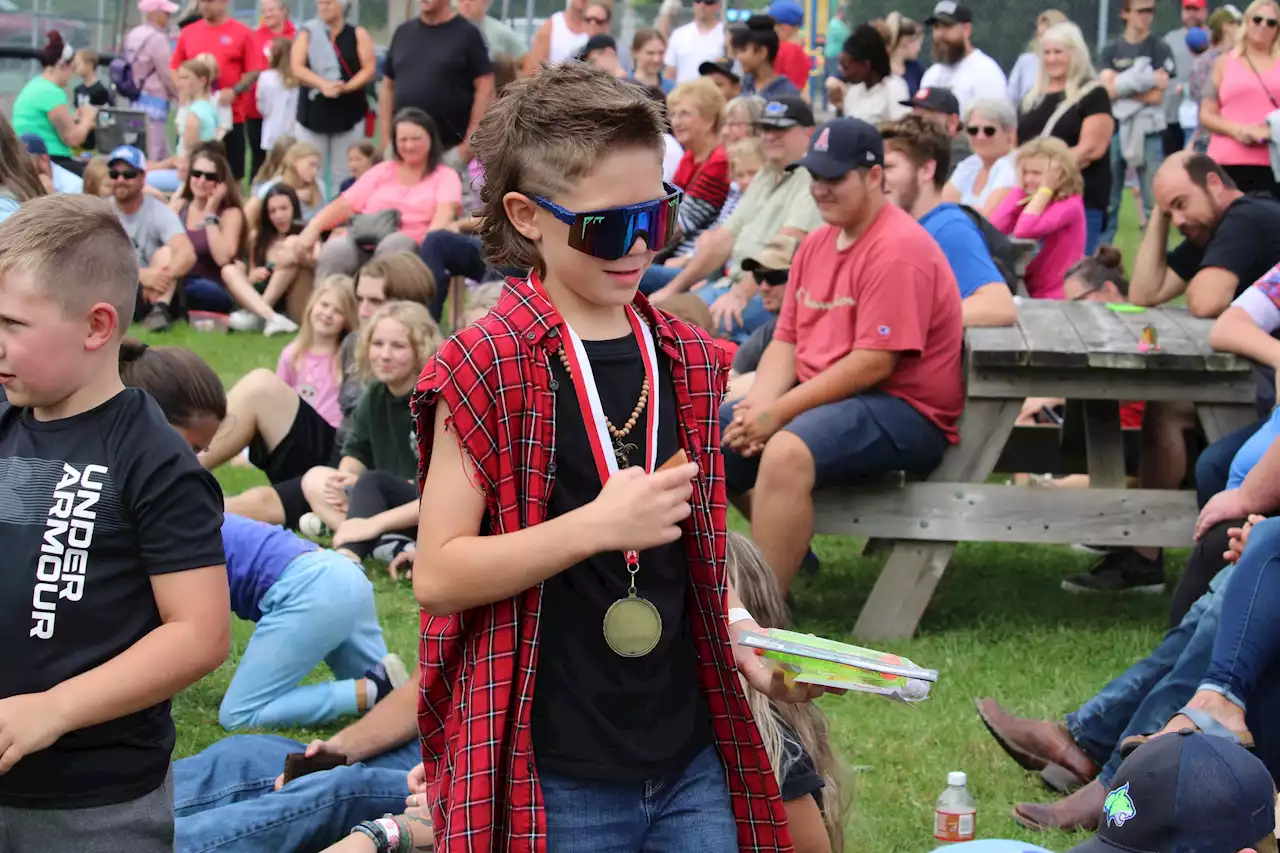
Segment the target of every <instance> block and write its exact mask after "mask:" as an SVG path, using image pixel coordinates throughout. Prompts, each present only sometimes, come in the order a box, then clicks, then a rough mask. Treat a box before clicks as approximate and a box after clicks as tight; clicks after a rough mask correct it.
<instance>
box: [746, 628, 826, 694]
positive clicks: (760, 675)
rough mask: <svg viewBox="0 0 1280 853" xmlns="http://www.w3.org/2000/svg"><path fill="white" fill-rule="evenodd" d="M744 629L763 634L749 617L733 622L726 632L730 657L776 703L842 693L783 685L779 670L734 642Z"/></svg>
mask: <svg viewBox="0 0 1280 853" xmlns="http://www.w3.org/2000/svg"><path fill="white" fill-rule="evenodd" d="M747 632H750V633H755V634H763V633H764V629H763V628H761V627H760V626H759V625H757V624H756V623H755V622H753V621H752V620H750V619H744V620H742V621H741V622H735V623H733V625H732V626H731V627H730V629H729V633H730V634H732V635H733V659H734V662H735V663H737V665H738V672H739V673H741V674H742V677H743V678H745V679H746V680H747V684H749V685H751V687H752V688H753V689H754V690H756V691H758V692H760V693H763V694H764V695H765V696H768V697H769V698H770V699H776V700H777V701H779V702H810V701H812V700H814V699H817V698H818V697H819V696H822V695H823V694H826V693H834V694H836V695H838V696H842V695H844V692H845V691H843V690H834V689H831V690H829V689H827V688H826V687H820V686H818V685H816V684H802V683H798V682H793V683H791V684H787V678H786V675H785V674H784V673H783V671H782V670H781V669H778V668H776V667H771V666H769V665H767V664H766V663H765V662H764V659H763V658H761V657H760V656H759V655H757V654H756V653H755V652H754V651H752V650H751V649H750V648H749V647H747V646H741V645H738V642H737V638H738V637H739V636H740V635H741V634H743V633H747Z"/></svg>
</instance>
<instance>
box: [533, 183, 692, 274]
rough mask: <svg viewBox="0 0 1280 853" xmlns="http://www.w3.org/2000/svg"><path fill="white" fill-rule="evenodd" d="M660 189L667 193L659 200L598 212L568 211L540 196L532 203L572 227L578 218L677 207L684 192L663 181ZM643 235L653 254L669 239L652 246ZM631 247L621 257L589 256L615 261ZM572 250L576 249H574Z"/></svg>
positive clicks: (651, 240) (624, 253)
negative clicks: (664, 205)
mask: <svg viewBox="0 0 1280 853" xmlns="http://www.w3.org/2000/svg"><path fill="white" fill-rule="evenodd" d="M662 187H663V189H665V190H666V191H667V194H666V195H664V196H662V197H661V198H655V199H653V200H652V201H642V202H640V203H639V204H628V205H627V206H625V207H606V208H602V209H599V210H583V211H573V210H569V209H568V208H566V207H561V206H560V205H558V204H556V203H555V202H554V201H552V200H551V199H549V198H546V197H545V196H540V195H536V196H534V197H533V201H534V203H535V204H537V205H538V207H541V208H542V209H543V210H545V211H547V212H548V213H550V214H551V215H552V216H554V217H555V218H556V219H559V220H560V221H561V222H563V223H564V224H565V225H569V226H573V225H576V224H578V222H579V217H591V216H599V217H603V216H605V215H606V214H612V213H621V214H634V213H641V212H643V211H644V210H645V208H654V209H655V210H656V209H657V208H658V207H660V206H661V205H663V204H671V202H672V201H675V202H676V204H677V205H678V204H679V202H680V200H681V199H683V198H684V190H682V189H680V188H679V187H677V186H675V185H674V184H669V183H667V182H666V181H663V182H662ZM640 233H641V232H639V231H637V232H636V236H639V234H640ZM644 234H645V244H646V245H647V246H648V247H649V249H650V250H651V251H654V252H657V251H661V250H662V249H663V248H665V247H666V246H667V242H668V240H669V239H670V238H668V237H666V236H664V237H663V244H662V245H661V246H654V245H652V242H653V236H652V235H650V234H649V232H647V231H645V232H644ZM634 245H635V240H634V239H633V240H632V241H631V246H634ZM631 246H627V248H626V250H625V251H623V253H622V254H621V255H618V256H617V257H615V258H602V257H600V256H599V255H591V256H592V257H594V258H598V259H599V260H602V261H616V260H617V259H618V258H621V257H624V256H625V255H626V254H627V252H630V251H631ZM574 248H575V249H576V247H574ZM577 251H582V250H581V249H577ZM583 254H591V253H590V252H584V253H583Z"/></svg>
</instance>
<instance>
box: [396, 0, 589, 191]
mask: <svg viewBox="0 0 1280 853" xmlns="http://www.w3.org/2000/svg"><path fill="white" fill-rule="evenodd" d="M450 2H451V0H420V2H419V4H418V6H419V8H420V9H421V14H420V15H419V16H418V17H417V18H415V19H414V20H412V21H405V22H404V23H403V24H401V25H400V26H398V27H396V31H395V34H394V35H392V36H391V46H390V47H389V48H387V61H386V67H385V69H384V73H385V74H386V76H385V77H384V78H383V80H382V86H381V89H380V90H379V93H378V114H379V116H380V117H381V120H382V139H383V140H384V142H385V141H386V140H390V139H392V138H393V134H392V130H391V119H392V117H393V116H395V115H398V114H399V113H400V111H401V110H403V109H405V108H406V107H417V108H418V109H420V110H422V111H423V112H425V113H426V114H427V115H429V116H431V119H432V121H434V122H435V125H436V127H437V128H438V129H439V133H440V141H441V142H442V143H443V145H444V149H445V150H444V151H443V152H432V155H433V156H436V155H437V154H438V153H439V154H443V155H444V157H445V162H446V163H448V164H449V165H450V166H451V167H453V169H454V170H455V171H458V172H461V171H462V170H463V169H465V167H466V164H467V163H469V162H470V161H471V147H470V145H469V143H468V140H469V139H470V138H471V134H472V133H473V132H474V131H475V129H476V127H477V126H478V125H479V124H480V117H481V116H483V115H484V111H485V110H486V109H488V108H489V102H490V101H492V100H493V65H492V64H491V63H490V62H489V49H488V48H487V47H485V43H484V37H483V36H482V35H480V31H479V30H477V29H476V28H475V27H474V26H472V25H471V22H470V21H468V20H467V19H466V18H463V17H460V16H459V15H458V13H457V12H455V11H454V9H453V6H452V5H450ZM553 17H554V16H553ZM585 42H586V39H583V41H582V42H581V43H580V45H581V44H584V43H585ZM534 49H535V50H536V47H535V48H534ZM532 55H533V51H532V50H531V51H530V56H532ZM565 58H567V57H565ZM534 68H537V65H536V64H535V65H534ZM455 149H456V150H455Z"/></svg>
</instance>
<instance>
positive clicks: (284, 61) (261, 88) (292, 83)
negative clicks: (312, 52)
mask: <svg viewBox="0 0 1280 853" xmlns="http://www.w3.org/2000/svg"><path fill="white" fill-rule="evenodd" d="M292 49H293V42H292V41H290V40H289V39H286V38H278V39H276V40H275V41H273V42H272V43H271V53H270V55H269V57H268V60H267V64H268V65H269V66H270V67H268V68H267V70H266V71H263V72H262V73H261V74H260V75H258V83H257V85H256V86H254V90H253V100H254V103H255V104H256V105H257V107H258V112H259V113H260V114H261V115H262V134H261V139H260V144H261V145H262V147H263V148H264V149H266V150H267V151H270V150H271V149H272V148H274V147H275V144H276V142H278V141H279V140H280V138H281V137H282V136H294V137H295V138H296V136H295V124H296V123H297V119H298V78H297V77H295V76H294V75H293V66H292V63H291V60H290V53H291V51H292ZM253 173H254V174H255V175H256V174H257V173H258V169H254V170H253Z"/></svg>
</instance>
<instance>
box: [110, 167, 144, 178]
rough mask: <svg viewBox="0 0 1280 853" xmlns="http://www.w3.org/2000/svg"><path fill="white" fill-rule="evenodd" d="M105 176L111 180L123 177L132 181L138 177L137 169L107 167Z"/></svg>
mask: <svg viewBox="0 0 1280 853" xmlns="http://www.w3.org/2000/svg"><path fill="white" fill-rule="evenodd" d="M107 177H108V178H110V179H111V180H113V181H118V180H120V179H121V178H124V179H125V180H126V181H132V180H133V179H134V178H136V177H138V170H137V169H108V170H107Z"/></svg>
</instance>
